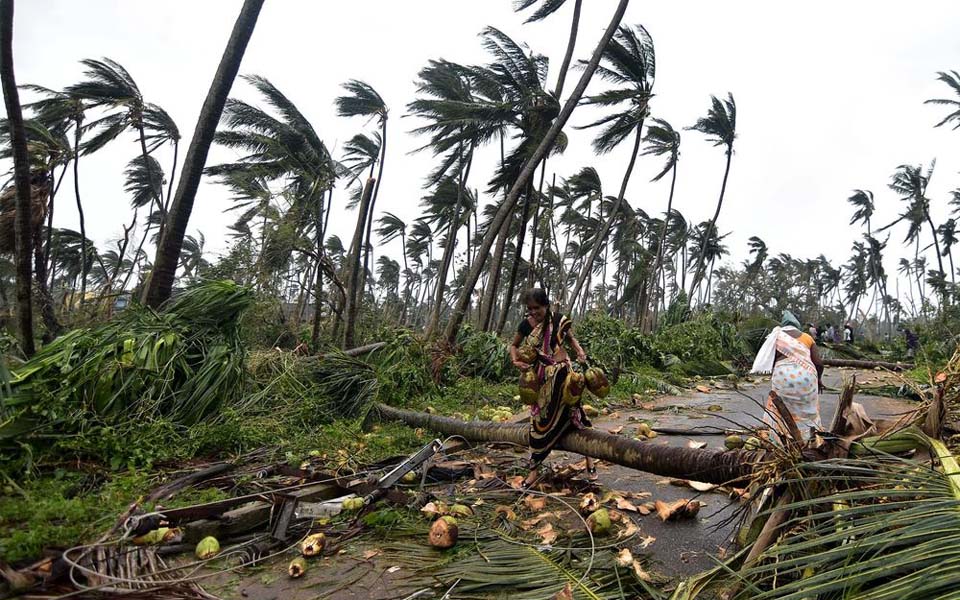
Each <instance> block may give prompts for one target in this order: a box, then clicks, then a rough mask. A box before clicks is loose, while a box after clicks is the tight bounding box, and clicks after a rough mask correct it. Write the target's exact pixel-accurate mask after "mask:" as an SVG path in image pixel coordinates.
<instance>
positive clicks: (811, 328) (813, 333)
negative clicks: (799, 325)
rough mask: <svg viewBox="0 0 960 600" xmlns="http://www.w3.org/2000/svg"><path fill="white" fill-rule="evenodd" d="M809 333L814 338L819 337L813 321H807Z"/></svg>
mask: <svg viewBox="0 0 960 600" xmlns="http://www.w3.org/2000/svg"><path fill="white" fill-rule="evenodd" d="M807 333H808V334H809V335H810V337H811V338H812V339H814V340H815V339H817V335H818V334H817V326H816V325H814V324H813V323H807Z"/></svg>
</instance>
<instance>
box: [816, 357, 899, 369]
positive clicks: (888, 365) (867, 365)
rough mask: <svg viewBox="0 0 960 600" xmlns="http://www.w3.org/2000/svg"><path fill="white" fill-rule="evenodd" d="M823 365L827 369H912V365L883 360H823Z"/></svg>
mask: <svg viewBox="0 0 960 600" xmlns="http://www.w3.org/2000/svg"><path fill="white" fill-rule="evenodd" d="M823 364H824V365H825V366H828V367H853V368H855V369H876V368H877V367H880V368H881V369H889V370H890V371H903V370H907V369H912V368H913V363H901V362H887V361H883V360H852V359H847V358H825V359H823Z"/></svg>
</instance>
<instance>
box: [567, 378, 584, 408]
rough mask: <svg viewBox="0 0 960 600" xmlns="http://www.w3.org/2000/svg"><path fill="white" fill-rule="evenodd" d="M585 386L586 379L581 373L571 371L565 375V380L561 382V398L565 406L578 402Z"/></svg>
mask: <svg viewBox="0 0 960 600" xmlns="http://www.w3.org/2000/svg"><path fill="white" fill-rule="evenodd" d="M586 387H587V380H586V379H584V377H583V374H582V373H577V372H576V371H572V372H571V373H570V374H569V375H567V379H566V381H564V382H563V393H562V394H561V399H562V400H563V403H564V404H566V405H567V406H574V405H576V404H577V403H578V402H580V398H581V397H582V396H583V390H584V389H586Z"/></svg>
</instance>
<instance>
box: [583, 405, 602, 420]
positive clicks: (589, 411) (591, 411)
mask: <svg viewBox="0 0 960 600" xmlns="http://www.w3.org/2000/svg"><path fill="white" fill-rule="evenodd" d="M580 408H582V409H583V414H585V415H587V417H589V418H591V419H592V418H594V417H596V416H598V415H599V414H600V411H599V410H597V409H596V408H594V407H593V406H591V405H589V404H584V405H583V406H581V407H580Z"/></svg>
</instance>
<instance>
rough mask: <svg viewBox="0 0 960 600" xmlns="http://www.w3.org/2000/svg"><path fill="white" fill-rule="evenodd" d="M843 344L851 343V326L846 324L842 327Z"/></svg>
mask: <svg viewBox="0 0 960 600" xmlns="http://www.w3.org/2000/svg"><path fill="white" fill-rule="evenodd" d="M843 343H844V344H852V343H853V325H851V324H850V323H847V324H846V325H844V326H843Z"/></svg>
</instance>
